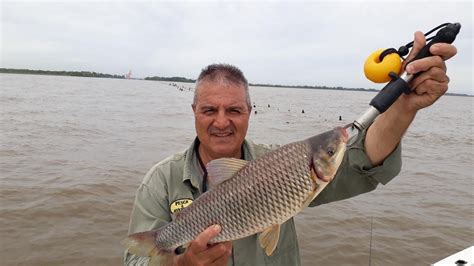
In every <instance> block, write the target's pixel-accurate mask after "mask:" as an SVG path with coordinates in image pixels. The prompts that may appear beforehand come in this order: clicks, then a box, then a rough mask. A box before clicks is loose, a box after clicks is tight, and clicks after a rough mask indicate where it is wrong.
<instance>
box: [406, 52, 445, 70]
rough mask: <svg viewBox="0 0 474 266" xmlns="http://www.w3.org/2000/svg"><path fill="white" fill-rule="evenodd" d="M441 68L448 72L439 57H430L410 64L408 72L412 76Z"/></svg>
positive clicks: (407, 68)
mask: <svg viewBox="0 0 474 266" xmlns="http://www.w3.org/2000/svg"><path fill="white" fill-rule="evenodd" d="M434 67H436V68H439V69H442V70H443V71H444V72H446V63H445V62H444V60H443V58H441V57H439V56H429V57H425V58H421V59H418V60H415V61H413V62H411V63H409V64H408V66H407V67H406V71H407V72H408V73H410V74H415V73H418V72H423V71H427V70H429V69H431V68H434Z"/></svg>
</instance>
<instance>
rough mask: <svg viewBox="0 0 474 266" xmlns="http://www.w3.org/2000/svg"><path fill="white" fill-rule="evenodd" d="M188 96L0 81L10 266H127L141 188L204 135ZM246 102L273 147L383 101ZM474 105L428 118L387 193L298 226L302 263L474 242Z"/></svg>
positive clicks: (315, 93)
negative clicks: (151, 172) (151, 173)
mask: <svg viewBox="0 0 474 266" xmlns="http://www.w3.org/2000/svg"><path fill="white" fill-rule="evenodd" d="M179 86H180V87H179V88H182V89H183V90H180V89H179V88H178V87H174V86H170V84H169V83H168V82H156V81H142V80H117V79H94V78H77V77H59V76H34V75H10V74H0V106H1V107H0V246H1V248H0V265H119V264H121V260H122V252H123V248H122V246H121V245H120V240H121V239H122V238H124V237H125V236H126V234H127V228H128V222H129V216H130V212H131V208H132V204H133V200H134V195H135V191H136V189H137V187H138V185H139V182H140V181H141V179H142V178H143V176H144V174H145V173H146V171H148V169H149V168H150V167H151V166H153V165H154V164H155V163H157V162H158V161H160V160H162V159H164V158H165V157H167V156H168V155H170V154H172V153H175V152H177V151H180V150H183V149H185V148H187V147H188V145H189V144H190V143H191V141H192V140H193V138H194V136H195V132H194V120H193V116H192V110H191V106H190V104H191V101H192V97H193V92H192V91H189V90H188V88H191V87H192V86H193V85H192V84H179ZM250 93H251V96H252V101H253V102H254V103H255V104H256V110H257V111H258V113H257V114H252V116H251V120H250V121H251V122H250V123H251V124H250V128H249V132H248V137H249V138H251V139H253V140H254V141H255V142H257V143H267V144H271V143H275V144H285V143H288V142H291V141H295V140H299V139H303V138H306V137H309V136H311V135H315V134H318V133H321V132H323V131H326V130H328V129H330V128H332V127H334V126H340V125H344V124H347V123H349V122H352V120H354V119H355V118H357V117H358V116H359V115H360V114H361V113H362V112H363V111H364V110H365V109H366V108H367V104H368V102H369V101H370V99H371V98H372V97H373V96H374V95H375V93H373V92H351V91H331V90H308V89H288V88H261V87H252V88H251V91H250ZM473 100H474V98H473V97H454V96H445V97H443V98H441V99H440V100H439V101H438V102H437V103H436V104H435V105H433V106H432V107H430V108H428V109H426V110H423V111H420V112H419V114H418V116H417V118H416V120H415V122H414V124H413V125H412V127H411V128H410V129H409V131H408V132H407V134H406V136H405V138H404V140H403V143H402V146H403V161H404V164H403V169H402V172H401V173H400V175H399V176H398V177H396V178H395V179H394V180H393V181H392V182H390V183H389V184H388V185H386V186H382V185H381V186H379V188H377V190H376V191H374V192H372V193H368V194H365V195H361V196H358V197H355V198H352V199H348V200H344V201H340V202H334V203H330V204H326V205H323V206H320V207H316V208H308V209H306V210H305V211H304V212H303V213H301V214H299V215H298V216H296V224H297V232H298V239H299V243H300V248H301V254H302V261H303V263H304V265H369V264H371V265H428V264H430V263H433V262H436V261H439V260H441V259H442V258H444V257H447V256H448V255H450V254H452V253H455V252H457V251H460V250H462V249H464V248H466V247H468V246H471V245H473V244H474V228H473V226H474V211H473V209H474V208H473V207H474V202H473V198H474V197H473V195H474V192H473V170H474V168H473V164H474V150H473V147H474V134H473V133H474V132H473V128H474V118H473V110H474V109H473ZM269 104H270V107H268V105H269ZM302 109H304V111H305V112H304V114H303V113H302V112H301V111H302ZM339 116H342V121H339Z"/></svg>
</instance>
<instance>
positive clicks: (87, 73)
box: [0, 68, 473, 97]
mask: <svg viewBox="0 0 474 266" xmlns="http://www.w3.org/2000/svg"><path fill="white" fill-rule="evenodd" d="M0 73H7V74H33V75H55V76H74V77H92V78H115V79H125V75H112V74H104V73H98V72H91V71H52V70H31V69H14V68H0ZM144 80H152V81H168V82H183V83H195V82H196V80H195V79H188V78H185V77H159V76H153V77H146V78H144ZM249 85H250V86H255V87H274V88H295V89H322V90H346V91H372V92H376V91H379V90H377V89H373V88H370V89H365V88H344V87H340V86H338V87H328V86H309V85H278V84H259V83H249ZM446 95H452V96H469V97H473V95H469V94H462V93H450V92H448V93H446Z"/></svg>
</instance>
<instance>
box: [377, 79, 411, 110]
mask: <svg viewBox="0 0 474 266" xmlns="http://www.w3.org/2000/svg"><path fill="white" fill-rule="evenodd" d="M390 77H392V81H390V82H389V83H388V84H387V85H385V87H383V89H382V90H380V91H379V92H378V93H377V95H375V97H374V98H373V99H372V100H371V101H370V105H372V106H373V107H375V109H377V110H378V111H379V112H380V113H383V112H385V111H387V109H388V108H389V107H390V106H391V105H392V104H393V103H394V102H395V101H396V100H397V99H398V97H400V95H401V94H402V93H408V92H410V87H409V86H408V83H406V81H405V80H403V79H402V78H400V77H399V76H398V75H397V74H395V73H393V72H391V73H390Z"/></svg>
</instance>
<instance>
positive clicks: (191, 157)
mask: <svg viewBox="0 0 474 266" xmlns="http://www.w3.org/2000/svg"><path fill="white" fill-rule="evenodd" d="M198 143H199V139H198V138H197V137H196V138H195V139H194V141H193V143H192V144H191V146H190V147H189V148H188V150H187V151H186V158H185V161H184V170H183V183H184V182H186V181H188V180H189V181H188V182H191V185H192V186H193V187H195V188H197V189H199V191H202V181H203V179H202V177H203V175H204V172H203V170H202V168H201V166H200V165H199V160H198V157H197V154H196V152H195V149H196V146H197V145H198ZM242 146H243V151H244V152H243V155H244V159H245V160H247V161H251V160H253V159H254V158H255V150H254V147H253V143H252V142H250V141H248V140H246V139H244V142H243V143H242Z"/></svg>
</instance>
